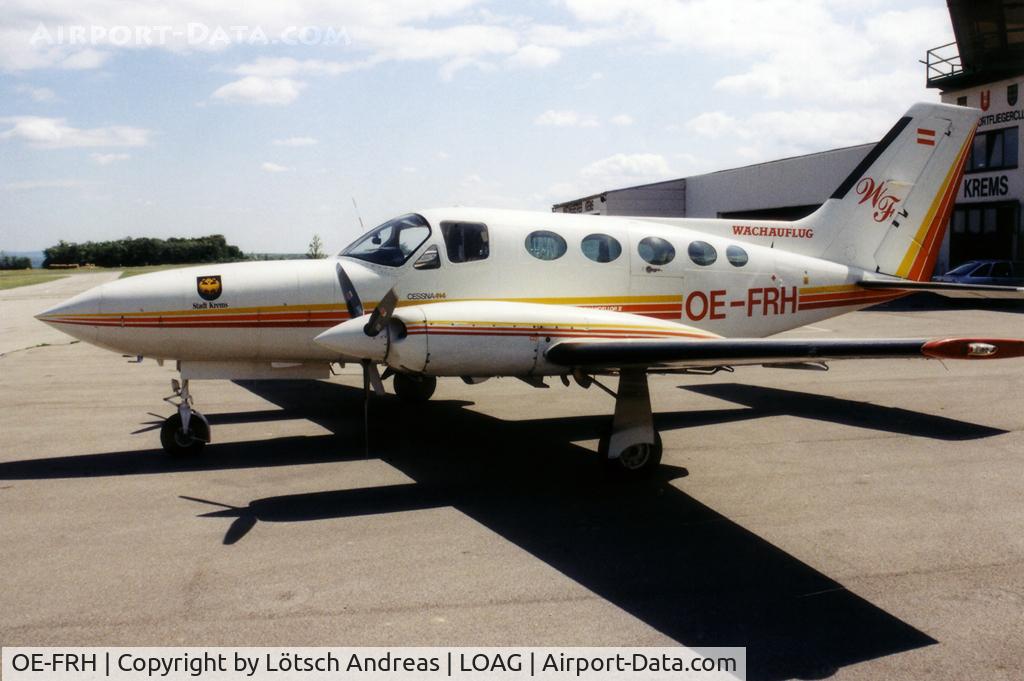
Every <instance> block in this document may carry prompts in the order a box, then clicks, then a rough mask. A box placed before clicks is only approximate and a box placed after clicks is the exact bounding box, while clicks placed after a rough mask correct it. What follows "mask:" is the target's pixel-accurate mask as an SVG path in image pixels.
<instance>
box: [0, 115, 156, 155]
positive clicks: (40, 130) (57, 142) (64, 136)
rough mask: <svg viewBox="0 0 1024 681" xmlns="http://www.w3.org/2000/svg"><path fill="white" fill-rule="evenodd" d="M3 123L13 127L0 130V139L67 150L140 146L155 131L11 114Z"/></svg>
mask: <svg viewBox="0 0 1024 681" xmlns="http://www.w3.org/2000/svg"><path fill="white" fill-rule="evenodd" d="M0 123H11V124H13V127H11V128H9V129H8V130H5V131H4V132H2V133H0V139H20V140H23V141H25V142H28V143H29V144H31V145H33V146H36V147H43V148H47V149H65V148H69V147H141V146H145V145H146V144H148V143H149V137H150V135H151V134H152V133H151V131H150V130H146V129H145V128H133V127H129V126H126V125H111V126H105V127H100V128H75V127H72V126H70V125H68V124H67V123H66V122H65V119H63V118H45V117H42V116H12V117H8V118H0Z"/></svg>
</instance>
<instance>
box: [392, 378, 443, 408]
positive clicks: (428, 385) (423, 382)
mask: <svg viewBox="0 0 1024 681" xmlns="http://www.w3.org/2000/svg"><path fill="white" fill-rule="evenodd" d="M435 389H437V379H436V378H434V377H433V376H413V375H412V374H395V394H396V395H398V399H400V400H402V401H403V402H409V403H413V404H416V403H421V402H426V401H427V400H429V399H430V397H431V396H432V395H433V394H434V390H435Z"/></svg>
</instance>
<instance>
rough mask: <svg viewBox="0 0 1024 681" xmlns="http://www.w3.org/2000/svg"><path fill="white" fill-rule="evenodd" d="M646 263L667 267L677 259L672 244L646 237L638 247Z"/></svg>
mask: <svg viewBox="0 0 1024 681" xmlns="http://www.w3.org/2000/svg"><path fill="white" fill-rule="evenodd" d="M636 250H637V252H639V253H640V257H641V258H643V260H644V262H647V263H650V264H652V265H667V264H669V263H670V262H672V261H673V260H674V259H675V257H676V249H675V248H673V247H672V244H670V243H669V242H667V241H665V240H664V239H661V238H659V237H656V236H648V237H644V238H643V239H641V240H640V243H639V244H637V247H636Z"/></svg>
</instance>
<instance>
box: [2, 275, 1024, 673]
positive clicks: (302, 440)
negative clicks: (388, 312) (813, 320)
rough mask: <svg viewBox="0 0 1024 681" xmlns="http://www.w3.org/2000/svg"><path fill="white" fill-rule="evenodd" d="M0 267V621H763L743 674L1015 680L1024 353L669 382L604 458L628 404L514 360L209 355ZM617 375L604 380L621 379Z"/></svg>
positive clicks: (54, 625) (966, 312)
mask: <svg viewBox="0 0 1024 681" xmlns="http://www.w3.org/2000/svg"><path fill="white" fill-rule="evenodd" d="M111 276H116V275H108V274H98V275H74V276H72V277H69V278H67V279H62V280H58V281H53V282H48V283H44V284H39V285H36V286H33V287H26V288H19V289H12V290H9V291H4V292H0V353H2V356H0V547H2V550H0V644H3V645H186V644H192V645H299V644H303V645H346V646H350V645H353V646H354V645H433V644H438V645H440V644H444V645H678V644H684V645H687V646H690V647H697V648H699V647H701V646H710V645H745V646H747V655H748V665H749V667H750V669H751V673H750V678H753V679H779V678H792V677H799V678H821V677H829V676H832V677H833V678H836V679H879V678H901V679H909V678H914V679H916V678H934V679H957V680H959V679H987V680H998V679H1019V678H1020V673H1021V665H1022V664H1024V662H1022V660H1024V360H1017V361H1007V362H949V363H947V364H946V365H943V363H941V362H938V361H912V360H900V361H893V360H886V361H859V362H836V363H834V364H833V366H832V368H831V370H830V371H828V372H827V373H826V372H815V371H796V370H783V369H767V368H741V369H737V371H736V372H735V373H729V374H718V375H715V376H710V377H699V376H685V377H678V376H675V377H673V376H667V377H656V378H653V379H652V398H653V402H654V406H655V410H656V411H657V414H658V415H657V422H658V425H659V427H660V428H661V431H662V434H663V438H664V444H665V455H664V465H663V467H662V469H661V471H660V472H659V474H658V475H657V476H655V477H654V478H653V479H651V480H649V481H646V482H643V483H638V484H625V485H624V484H621V483H617V482H614V481H612V480H609V479H607V478H606V476H605V475H604V473H603V471H602V467H601V466H600V464H599V463H598V461H597V457H596V454H595V453H594V450H595V449H596V444H597V443H596V440H597V436H598V434H599V433H600V431H601V429H602V428H604V427H605V426H606V425H607V423H608V420H609V415H610V414H611V411H612V400H611V399H610V398H609V397H608V396H607V395H605V394H604V393H602V392H600V391H599V390H597V389H594V388H592V389H590V390H587V391H585V390H583V389H581V388H579V387H577V386H575V385H573V387H571V388H565V387H563V386H562V385H561V383H559V382H558V381H557V380H555V381H549V383H550V384H551V387H550V388H549V389H547V390H538V389H535V388H531V387H529V386H527V385H525V384H524V383H521V382H519V381H517V380H513V379H503V380H492V381H488V382H486V383H483V384H481V385H477V386H467V385H464V384H463V383H462V382H461V381H458V380H452V379H449V380H442V381H440V383H439V388H438V391H437V394H436V395H435V397H434V398H433V399H432V400H431V402H430V403H428V404H426V405H423V406H419V407H408V406H404V405H402V404H399V403H398V402H397V400H395V399H394V398H376V399H374V400H373V401H372V403H371V407H370V409H371V411H370V421H371V432H370V442H369V448H370V456H369V457H366V456H365V455H364V445H363V440H362V422H363V421H362V419H363V415H362V394H361V390H360V385H361V383H360V378H359V376H358V375H357V374H355V373H353V372H345V373H344V374H343V375H341V376H338V377H335V378H333V379H332V380H330V381H323V382H317V381H299V382H263V383H232V382H228V381H204V382H195V383H193V386H192V388H193V394H194V396H195V399H196V407H197V408H198V409H199V410H201V411H203V412H204V413H205V414H207V416H208V417H209V419H210V421H211V424H212V427H213V438H214V442H213V443H212V444H211V445H210V446H208V447H207V448H206V451H205V452H204V454H203V455H202V456H201V458H198V459H192V460H184V461H175V460H169V459H167V458H166V457H165V456H164V455H163V454H162V453H161V451H160V449H159V441H158V428H159V423H160V418H161V417H163V416H166V415H168V414H170V413H171V408H170V407H169V406H168V405H167V404H165V403H164V402H163V401H162V400H161V398H162V397H164V396H165V395H168V394H169V393H170V389H169V383H170V379H171V378H172V377H173V376H174V372H173V368H172V366H171V365H170V364H168V365H167V366H165V367H159V366H157V365H156V363H155V362H152V361H147V362H144V363H142V364H131V363H128V362H127V361H126V360H125V359H124V358H121V357H119V356H117V355H115V354H112V353H109V352H106V351H103V350H100V349H98V348H95V347H91V346H89V345H86V344H84V343H74V342H72V340H71V339H70V338H69V337H67V336H64V335H63V334H61V333H59V332H57V331H55V330H53V329H50V328H49V327H47V326H45V325H44V324H42V323H40V322H37V321H35V320H34V319H32V315H33V314H35V313H36V312H39V311H41V310H42V309H44V308H46V307H48V306H49V305H52V304H53V303H55V302H58V301H59V300H63V299H64V298H67V297H69V296H70V295H72V294H73V293H75V292H77V291H79V290H84V289H85V288H88V287H89V286H92V285H95V284H98V283H101V281H104V280H105V278H109V277H111ZM907 308H908V306H894V307H890V308H889V309H886V310H883V311H864V312H857V313H852V314H848V315H845V316H843V317H839V318H836V319H833V320H829V321H827V322H824V323H822V324H820V325H818V326H815V327H811V328H805V329H802V330H799V331H796V332H793V334H794V335H799V336H804V337H829V338H842V337H939V336H945V335H952V334H976V335H988V336H1017V337H1021V336H1024V314H1022V312H1024V308H1020V307H1018V308H1012V307H1006V306H1002V307H993V308H989V309H950V308H938V309H925V310H912V309H907ZM612 383H614V381H612Z"/></svg>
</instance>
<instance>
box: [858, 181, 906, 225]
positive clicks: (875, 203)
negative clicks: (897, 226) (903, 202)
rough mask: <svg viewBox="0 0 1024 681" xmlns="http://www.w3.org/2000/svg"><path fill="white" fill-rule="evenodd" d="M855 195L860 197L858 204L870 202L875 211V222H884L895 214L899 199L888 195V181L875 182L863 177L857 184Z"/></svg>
mask: <svg viewBox="0 0 1024 681" xmlns="http://www.w3.org/2000/svg"><path fill="white" fill-rule="evenodd" d="M857 194H859V195H860V201H859V202H858V203H861V204H863V203H867V202H868V201H870V202H871V206H872V207H873V208H874V209H875V212H874V218H875V222H885V221H886V220H888V219H889V218H891V217H892V214H893V213H895V212H896V204H897V203H899V202H900V199H899V198H898V197H896V196H895V195H893V194H891V193H889V180H885V181H884V182H877V183H876V182H875V180H874V178H872V177H865V178H864V179H862V180H861V181H860V182H858V183H857Z"/></svg>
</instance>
